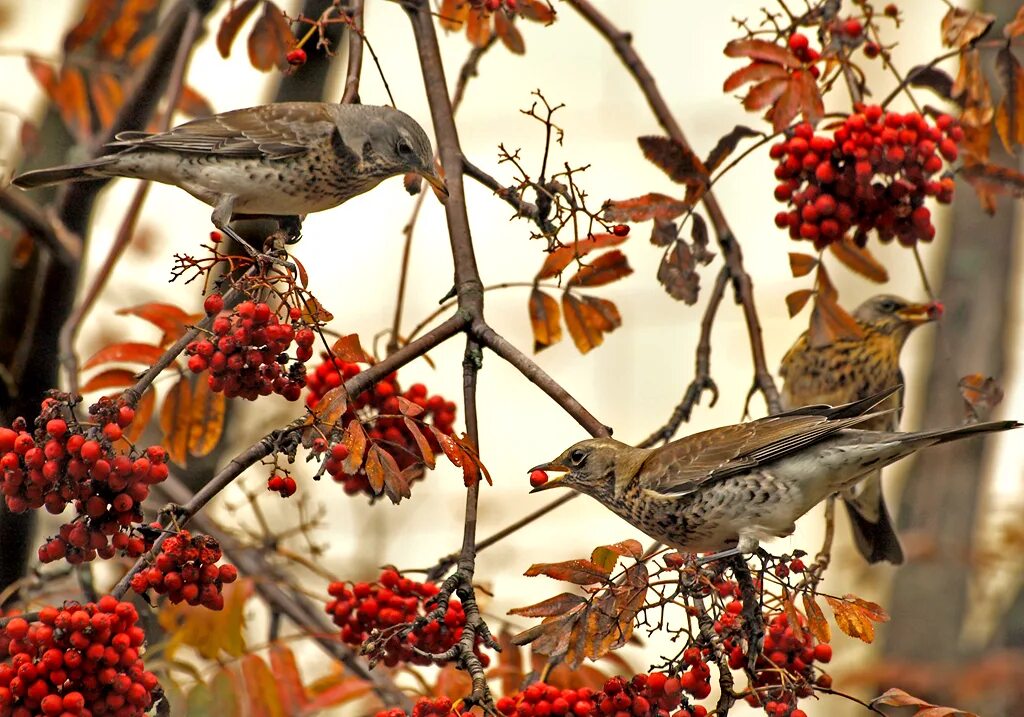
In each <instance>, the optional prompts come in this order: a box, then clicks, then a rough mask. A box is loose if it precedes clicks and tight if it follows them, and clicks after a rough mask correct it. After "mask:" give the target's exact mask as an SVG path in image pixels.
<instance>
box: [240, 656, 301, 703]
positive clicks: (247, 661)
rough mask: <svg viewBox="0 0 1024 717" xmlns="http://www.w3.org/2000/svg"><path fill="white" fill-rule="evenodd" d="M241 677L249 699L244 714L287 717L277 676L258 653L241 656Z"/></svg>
mask: <svg viewBox="0 0 1024 717" xmlns="http://www.w3.org/2000/svg"><path fill="white" fill-rule="evenodd" d="M242 677H243V679H244V680H245V693H246V698H247V699H248V700H249V704H248V706H247V707H246V709H245V713H246V714H248V715H252V716H253V717H287V715H288V714H290V713H289V712H288V711H287V710H286V709H285V707H284V704H282V701H281V693H280V689H279V683H278V680H277V676H276V675H275V674H274V673H273V672H271V671H270V668H269V667H267V663H265V662H264V661H263V660H262V659H261V658H260V657H259V655H256V654H254V653H252V654H248V655H245V656H244V657H243V658H242Z"/></svg>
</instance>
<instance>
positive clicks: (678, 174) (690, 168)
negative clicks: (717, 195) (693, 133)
mask: <svg viewBox="0 0 1024 717" xmlns="http://www.w3.org/2000/svg"><path fill="white" fill-rule="evenodd" d="M637 141H638V142H639V143H640V149H641V150H642V151H643V153H644V157H646V158H647V160H648V161H650V162H651V163H653V164H654V165H655V166H656V167H658V168H659V169H661V170H662V171H663V172H665V174H667V175H668V177H669V179H671V180H672V181H673V182H677V183H679V184H685V185H686V186H688V187H699V188H701V189H702V190H703V189H706V188H707V186H708V183H709V182H710V181H711V177H710V175H709V174H708V170H707V167H705V166H704V163H703V162H702V161H701V160H700V157H698V156H697V155H696V154H694V153H693V150H692V149H690V148H689V147H687V146H685V145H683V144H682V143H680V142H677V141H676V140H674V139H672V138H671V137H657V136H644V137H639V138H638V139H637Z"/></svg>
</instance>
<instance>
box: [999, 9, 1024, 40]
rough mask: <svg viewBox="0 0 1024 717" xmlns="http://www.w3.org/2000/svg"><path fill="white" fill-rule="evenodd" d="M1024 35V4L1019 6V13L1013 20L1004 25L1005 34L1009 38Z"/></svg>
mask: <svg viewBox="0 0 1024 717" xmlns="http://www.w3.org/2000/svg"><path fill="white" fill-rule="evenodd" d="M1021 35H1024V5H1022V6H1021V7H1019V8H1017V14H1016V15H1015V16H1014V18H1013V20H1011V21H1010V22H1008V23H1006V25H1005V26H1004V27H1003V36H1004V37H1007V38H1011V39H1012V38H1014V37H1020V36H1021Z"/></svg>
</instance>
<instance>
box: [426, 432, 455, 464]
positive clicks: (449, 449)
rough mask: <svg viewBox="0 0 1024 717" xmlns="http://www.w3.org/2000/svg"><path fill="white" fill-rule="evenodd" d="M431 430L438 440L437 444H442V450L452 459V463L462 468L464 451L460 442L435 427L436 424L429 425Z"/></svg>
mask: <svg viewBox="0 0 1024 717" xmlns="http://www.w3.org/2000/svg"><path fill="white" fill-rule="evenodd" d="M427 428H429V429H430V432H431V433H432V434H434V438H435V439H436V440H437V444H438V445H439V446H441V450H442V451H444V454H445V456H447V457H448V460H449V461H451V463H452V465H454V466H455V467H456V468H462V461H463V458H464V456H463V453H462V448H461V447H460V446H459V444H458V442H456V440H455V439H454V438H452V437H451V436H449V435H448V434H447V433H445V432H444V431H442V430H440V429H438V428H435V427H434V426H427Z"/></svg>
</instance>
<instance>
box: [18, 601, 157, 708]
mask: <svg viewBox="0 0 1024 717" xmlns="http://www.w3.org/2000/svg"><path fill="white" fill-rule="evenodd" d="M138 618H139V615H138V612H137V611H136V609H135V606H134V605H132V604H131V603H128V602H119V601H118V600H117V598H115V597H112V596H110V595H105V596H103V597H101V598H100V599H99V600H98V601H97V602H95V603H91V602H90V603H85V604H79V603H77V602H66V603H64V606H63V607H61V608H57V607H44V608H43V609H41V610H40V611H39V619H38V620H35V621H31V622H30V621H29V620H26V619H25V618H21V617H15V618H13V619H11V620H9V621H8V622H7V624H6V625H5V626H4V628H3V629H2V630H0V659H2V660H3V661H2V662H0V717H30V716H31V715H54V716H57V715H60V717H73V716H76V715H82V716H86V715H111V716H112V717H136V716H141V715H143V714H145V713H146V712H147V710H148V709H149V707H150V706H151V705H152V704H153V701H154V698H155V697H156V696H158V695H159V686H158V683H157V679H156V676H155V675H154V674H153V673H152V672H148V671H146V669H145V667H144V666H143V664H142V660H141V659H140V657H139V652H140V650H141V648H142V644H143V642H144V641H145V634H144V633H143V631H142V628H141V627H138V626H137V625H136V624H135V623H136V622H137V621H138Z"/></svg>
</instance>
